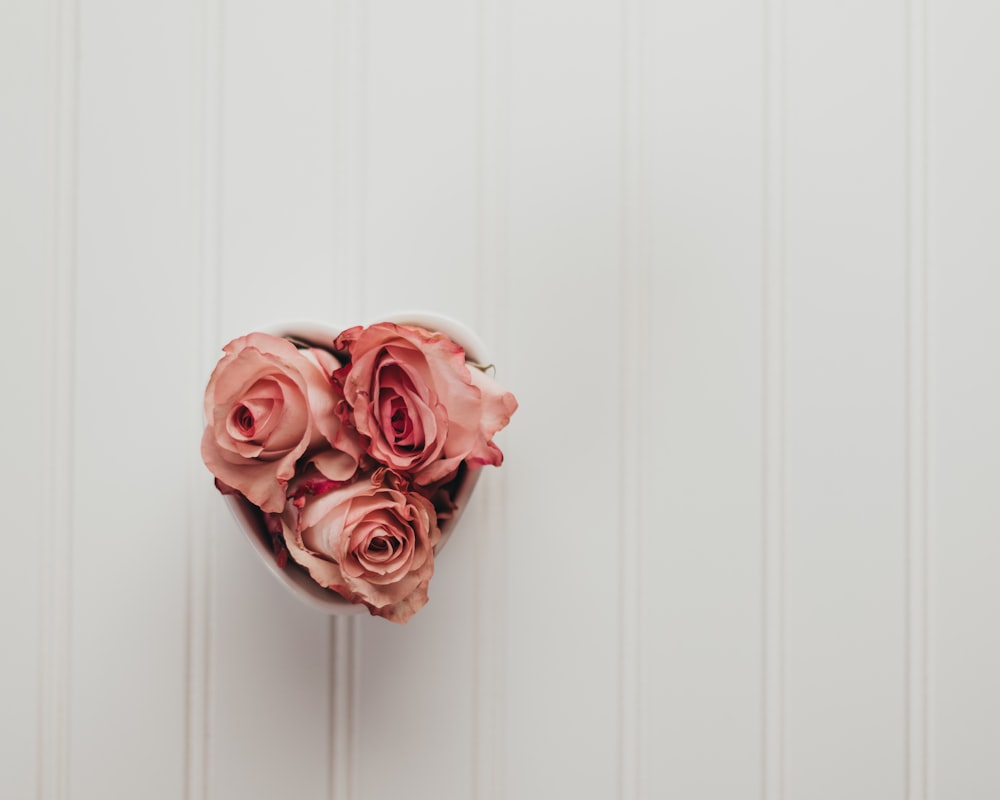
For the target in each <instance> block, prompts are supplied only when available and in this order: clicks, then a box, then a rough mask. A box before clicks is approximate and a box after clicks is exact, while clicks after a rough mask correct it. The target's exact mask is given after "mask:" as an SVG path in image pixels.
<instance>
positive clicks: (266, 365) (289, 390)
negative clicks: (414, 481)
mask: <svg viewBox="0 0 1000 800" xmlns="http://www.w3.org/2000/svg"><path fill="white" fill-rule="evenodd" d="M223 352H224V353H225V355H224V356H223V357H222V359H221V360H220V361H219V363H218V364H217V365H216V367H215V370H214V371H213V372H212V376H211V378H210V379H209V381H208V387H207V388H206V389H205V419H206V420H207V425H206V427H205V433H204V435H203V437H202V442H201V455H202V459H203V460H204V462H205V465H206V466H207V467H208V468H209V470H211V472H212V474H214V475H215V477H216V478H217V479H218V480H219V481H220V482H221V483H223V484H225V485H226V486H229V487H231V488H233V489H235V490H236V491H238V492H240V493H241V494H243V495H244V496H246V497H247V499H249V500H250V502H251V503H253V504H254V505H256V506H258V507H260V508H261V509H262V510H263V511H265V512H278V511H281V510H282V509H283V508H284V506H285V493H286V488H287V484H288V481H289V480H290V479H291V477H292V475H293V474H294V473H295V464H296V461H298V459H299V458H301V457H302V456H303V455H305V454H306V453H310V454H313V455H314V456H315V460H316V462H317V465H318V466H320V467H321V468H322V470H323V473H324V474H325V475H326V477H328V478H331V479H334V480H349V479H350V478H351V477H352V476H353V475H354V473H355V471H356V470H357V467H358V459H359V457H360V454H361V452H362V449H361V445H360V441H359V440H358V439H357V437H356V435H354V434H353V432H352V431H350V430H349V429H346V428H345V426H343V425H342V423H341V421H340V419H339V417H338V416H337V414H336V413H335V407H336V405H337V403H338V402H340V399H341V398H340V393H339V391H338V390H337V387H335V386H333V385H332V383H331V380H330V375H331V373H332V372H333V371H334V370H336V369H338V368H339V367H340V364H339V362H338V361H337V359H336V358H334V357H333V356H332V355H331V354H330V353H328V352H326V351H324V350H302V351H300V350H298V349H297V348H296V347H295V345H293V344H292V343H291V342H289V341H287V340H285V339H281V338H279V337H276V336H271V335H269V334H266V333H251V334H249V335H247V336H242V337H240V338H238V339H234V340H233V341H232V342H230V343H229V344H227V345H226V346H225V347H224V348H223Z"/></svg>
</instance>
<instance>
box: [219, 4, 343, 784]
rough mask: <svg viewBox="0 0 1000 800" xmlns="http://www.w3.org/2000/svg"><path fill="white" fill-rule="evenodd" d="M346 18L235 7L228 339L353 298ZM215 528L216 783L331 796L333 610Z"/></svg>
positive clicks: (229, 91)
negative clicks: (341, 145)
mask: <svg viewBox="0 0 1000 800" xmlns="http://www.w3.org/2000/svg"><path fill="white" fill-rule="evenodd" d="M334 19H335V18H334V9H333V8H332V7H331V6H330V4H328V3H325V2H319V0H300V1H299V2H294V3H283V4H281V5H280V6H276V5H274V4H272V3H265V2H249V3H229V4H226V5H225V7H224V20H223V24H224V30H223V45H222V46H223V74H222V89H221V102H222V110H223V114H222V120H221V126H222V130H221V137H222V140H221V147H222V164H221V169H222V184H221V198H220V202H221V212H220V213H221V226H222V230H221V238H220V259H221V281H220V284H219V290H218V292H219V307H220V325H219V332H220V334H221V335H220V336H219V341H218V342H217V346H218V347H220V348H221V346H222V345H223V344H224V343H225V342H226V341H228V340H229V339H231V338H232V337H234V336H237V335H240V334H243V333H246V332H248V331H250V330H255V329H259V328H260V327H262V326H266V325H268V324H270V323H273V322H275V321H290V320H296V319H316V320H330V321H331V322H334V321H335V320H332V319H331V317H332V316H335V315H336V314H337V313H338V312H340V311H341V310H342V307H343V306H342V304H341V301H340V299H339V291H338V275H337V274H336V272H335V271H334V264H335V249H336V243H335V238H334V226H333V219H334V209H335V207H336V202H337V201H336V191H337V182H336V176H335V168H334V143H335V141H336V131H337V127H336V120H335V111H334V101H335V94H334V89H333V75H334V58H335V56H334V53H335V48H334V47H333V46H332V42H333V41H334V35H335V31H336V28H335V25H334ZM205 378H206V379H207V376H205ZM210 485H211V480H210V477H209V476H208V475H207V474H206V491H212V490H211V489H210ZM219 509H220V510H219V513H220V514H224V513H225V512H224V511H221V503H220V504H219ZM217 528H218V536H217V538H216V540H215V541H214V543H213V544H214V552H213V572H212V621H211V628H212V652H211V656H210V660H211V679H210V717H209V727H210V740H211V747H210V767H209V789H210V794H211V796H218V797H248V798H251V797H252V798H269V797H279V796H281V797H293V796H294V797H297V798H303V799H305V798H320V797H327V796H328V781H329V779H330V775H329V774H328V770H327V761H328V760H329V758H330V754H331V749H330V730H329V727H330V700H329V691H330V670H331V667H332V663H331V658H330V657H331V652H330V644H331V643H330V635H331V630H332V628H331V625H330V622H329V620H328V619H326V618H325V617H323V616H321V615H319V614H316V613H314V612H312V611H310V610H308V609H306V608H305V607H303V606H301V605H300V604H299V603H298V601H296V600H294V599H293V598H292V597H291V596H290V595H288V594H287V592H286V591H285V590H284V589H283V588H282V587H280V586H279V585H278V583H277V582H276V581H274V580H273V579H272V578H271V576H270V575H269V574H268V573H267V571H266V569H265V567H264V565H262V564H260V563H258V561H257V556H256V555H255V554H254V553H253V552H252V551H251V549H250V548H249V547H247V544H246V542H245V541H243V539H242V534H241V533H239V532H238V531H237V530H236V527H235V524H234V523H233V522H232V521H231V520H225V521H224V522H222V523H220V524H218V526H217Z"/></svg>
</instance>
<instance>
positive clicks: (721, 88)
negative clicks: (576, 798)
mask: <svg viewBox="0 0 1000 800" xmlns="http://www.w3.org/2000/svg"><path fill="white" fill-rule="evenodd" d="M761 11H762V9H761V7H760V6H759V5H750V4H746V3H739V2H714V3H708V4H705V3H703V4H699V5H687V6H676V7H671V6H665V5H662V4H649V7H648V19H647V22H646V26H645V27H646V30H647V36H648V38H647V40H646V41H647V43H648V46H649V47H650V51H651V55H650V59H651V69H650V73H649V76H648V80H649V84H648V94H647V97H648V103H649V114H650V123H649V124H650V130H649V141H650V145H649V149H650V155H649V159H650V163H649V164H648V166H647V168H648V170H649V174H650V180H651V181H652V183H653V185H652V188H651V194H652V209H651V217H652V219H653V220H654V225H655V228H654V230H653V233H652V283H651V287H650V293H651V297H650V303H651V306H652V308H653V309H654V312H653V314H652V317H651V321H650V336H649V342H648V344H646V345H645V347H646V353H645V358H644V361H645V368H646V369H647V370H648V373H649V374H648V381H649V392H650V395H649V399H648V403H647V406H646V411H647V417H646V418H645V419H644V420H643V427H644V429H645V432H646V435H647V442H646V454H645V459H644V472H645V475H644V476H643V486H644V487H646V489H647V490H646V492H645V496H644V498H643V509H644V513H643V523H644V527H643V540H642V552H643V557H642V571H641V578H642V606H641V613H642V628H641V630H642V634H643V635H642V683H641V687H642V736H641V741H642V747H643V749H642V755H641V760H642V773H641V774H642V790H643V796H647V795H648V796H655V797H666V796H677V797H696V796H701V797H730V796H733V797H735V796H751V795H750V793H751V791H755V790H756V788H757V787H759V785H760V782H761V740H760V734H761V704H760V698H759V694H760V687H761V682H762V674H761V664H762V649H761V648H762V635H761V634H762V627H761V626H762V617H761V613H762V608H761V591H762V576H761V564H762V561H761V552H760V547H761V541H762V531H761V519H762V500H761V486H762V479H763V476H762V472H761V469H762V449H761V420H762V413H763V411H762V405H761V401H762V372H763V370H762V363H763V362H762V358H763V317H762V300H763V298H764V287H763V282H762V281H763V276H764V269H763V264H762V257H763V252H764V248H763V242H764V240H763V229H762V220H763V208H762V200H763V186H762V182H761V181H762V175H763V164H762V159H763V152H764V150H763V138H762V137H763V116H762V114H763V109H762V102H761V101H762V97H763V31H764V21H763V19H762V16H761Z"/></svg>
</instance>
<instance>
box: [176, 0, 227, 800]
mask: <svg viewBox="0 0 1000 800" xmlns="http://www.w3.org/2000/svg"><path fill="white" fill-rule="evenodd" d="M196 9H197V11H198V12H199V13H198V15H197V17H196V30H195V41H196V44H197V46H196V48H195V51H194V52H195V57H196V58H198V59H199V63H198V64H197V68H196V69H195V70H193V74H194V75H195V79H196V81H197V82H198V83H197V85H196V86H193V87H192V96H193V102H194V103H195V112H194V119H195V124H196V126H197V128H196V129H195V133H194V135H195V137H196V145H195V152H196V154H197V156H196V157H197V159H198V162H197V183H196V184H195V192H196V193H197V194H196V197H195V202H194V203H193V204H192V205H193V207H194V208H195V209H196V213H197V217H196V219H195V220H194V222H195V225H196V226H197V232H198V257H199V260H200V262H201V283H200V285H199V292H200V297H199V314H198V321H199V325H200V332H199V334H200V335H199V342H200V343H201V352H202V358H201V359H199V360H198V362H197V369H198V372H197V374H196V375H195V376H194V380H193V385H194V386H195V387H200V386H201V385H202V384H203V383H204V381H205V380H207V376H208V375H209V373H210V372H211V370H212V368H213V367H214V366H215V362H216V361H217V359H218V347H217V344H218V342H219V340H220V339H221V335H222V334H221V330H220V322H221V319H222V309H221V283H222V264H221V259H220V257H219V248H220V244H221V241H222V231H221V221H222V214H221V209H220V205H219V204H220V202H221V196H222V193H221V187H222V177H221V174H220V170H221V165H222V153H221V147H222V138H221V125H222V49H223V20H222V15H223V9H222V0H205V2H204V3H199V4H198V5H197V6H196ZM198 396H199V395H197V394H196V395H195V397H198ZM195 409H196V414H197V418H196V422H195V429H196V430H200V429H201V427H202V426H203V424H204V422H203V420H202V416H201V405H200V403H198V404H196V405H195ZM196 441H197V440H196ZM205 486H206V475H205V470H204V468H203V467H202V465H201V463H200V461H199V460H197V459H195V460H192V467H191V475H190V478H189V481H188V492H189V497H191V498H192V499H191V501H190V522H189V530H188V552H187V562H188V563H187V587H186V588H187V597H186V604H187V620H186V627H187V640H186V652H185V669H186V676H185V678H186V680H185V696H186V711H185V718H184V726H185V748H184V758H185V775H184V797H185V799H186V800H204V798H206V797H208V796H209V789H208V787H209V774H208V771H209V765H210V764H211V757H210V752H209V744H210V742H211V735H210V733H211V727H210V709H211V708H212V703H211V674H212V671H211V657H212V646H211V642H212V626H211V598H212V582H211V575H212V568H211V560H212V544H211V543H212V542H213V541H214V540H215V538H216V536H217V535H218V534H219V530H218V527H217V525H216V524H215V522H216V519H217V517H216V516H215V513H214V512H215V511H217V510H218V508H217V506H218V503H217V501H216V499H215V496H214V492H213V491H206V490H205Z"/></svg>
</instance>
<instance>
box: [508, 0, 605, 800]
mask: <svg viewBox="0 0 1000 800" xmlns="http://www.w3.org/2000/svg"><path fill="white" fill-rule="evenodd" d="M621 37H622V21H621V9H620V7H619V5H618V3H616V2H607V1H606V0H592V1H591V2H566V1H565V0H546V1H545V2H515V3H513V4H512V17H511V38H510V42H511V105H510V170H511V172H510V189H509V213H510V250H509V258H510V265H509V296H510V297H511V309H510V316H509V319H508V325H509V331H508V337H507V340H508V344H509V350H508V354H507V357H508V359H509V363H508V364H506V365H505V367H504V369H505V372H504V374H505V375H509V376H510V379H509V383H510V385H511V387H512V388H513V389H514V391H516V392H517V393H518V399H519V401H520V402H521V407H520V409H519V411H518V414H517V417H516V424H512V426H511V428H510V431H509V436H508V438H507V442H508V443H509V457H508V461H507V464H506V465H505V467H504V469H506V470H508V472H507V475H506V479H507V489H508V509H507V515H508V524H509V529H508V535H507V552H508V561H507V563H508V564H509V567H510V568H509V570H508V574H507V581H506V586H507V592H508V604H509V605H508V610H507V613H508V628H507V636H508V652H507V663H506V667H505V668H506V671H507V679H508V687H507V690H506V692H507V699H508V705H507V722H508V725H507V730H506V734H507V741H506V745H505V750H506V755H507V759H508V765H507V771H508V774H507V781H506V784H507V792H508V796H510V797H548V796H592V797H611V796H613V795H614V794H615V792H616V791H617V789H618V781H619V774H618V747H617V736H618V728H619V719H618V701H619V672H620V664H619V657H618V647H617V642H618V624H619V589H620V584H619V548H618V525H619V519H620V507H619V490H620V487H619V479H618V469H619V464H620V452H619V442H618V438H619V434H620V426H619V420H620V416H619V414H620V410H621V402H620V392H619V387H618V376H619V374H620V371H619V369H618V359H619V357H620V353H621V346H622V339H621V314H620V283H619V276H618V269H619V267H620V260H621V182H622V171H621V144H622V139H621V121H620V112H621V108H622V96H621V76H622V51H621Z"/></svg>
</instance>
